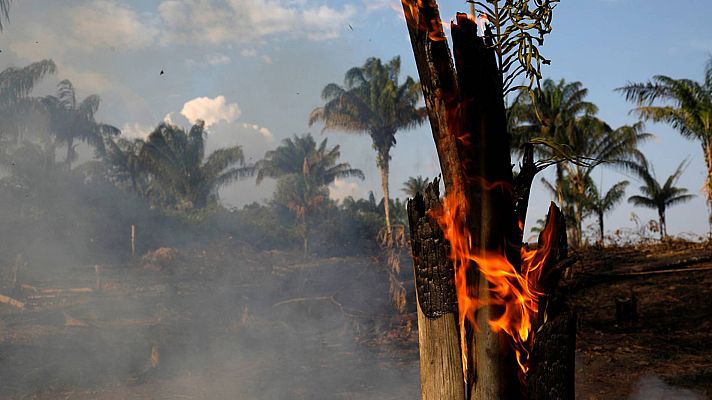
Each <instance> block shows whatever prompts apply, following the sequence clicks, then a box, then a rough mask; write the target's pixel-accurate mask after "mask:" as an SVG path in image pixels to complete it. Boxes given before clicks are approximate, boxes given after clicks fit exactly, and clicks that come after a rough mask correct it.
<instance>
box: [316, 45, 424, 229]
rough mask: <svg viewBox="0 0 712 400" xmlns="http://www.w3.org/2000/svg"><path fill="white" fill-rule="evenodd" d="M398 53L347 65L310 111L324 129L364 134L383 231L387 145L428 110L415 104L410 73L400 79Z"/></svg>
mask: <svg viewBox="0 0 712 400" xmlns="http://www.w3.org/2000/svg"><path fill="white" fill-rule="evenodd" d="M399 75H400V57H394V58H393V59H391V60H390V61H389V62H387V63H385V64H384V63H382V62H381V60H380V59H378V58H369V59H368V60H366V62H365V63H364V64H363V66H361V67H354V68H351V69H350V70H349V71H347V72H346V75H345V77H344V86H339V85H338V84H336V83H330V84H328V85H326V87H324V89H323V90H322V93H321V97H322V99H323V100H324V101H325V102H326V103H325V104H324V106H322V107H318V108H316V109H314V110H313V111H312V112H311V114H310V115H309V125H312V124H314V123H316V122H319V121H321V122H323V123H324V130H325V131H326V130H340V131H344V132H347V133H358V134H368V135H369V136H370V137H371V142H372V145H373V149H374V150H375V151H376V166H377V167H378V169H379V170H380V172H381V187H382V189H383V197H384V205H385V222H386V231H387V232H391V220H390V207H389V200H390V197H389V194H388V174H389V162H390V160H391V155H390V152H391V148H393V146H395V144H396V133H397V132H398V131H400V130H407V129H412V128H415V127H416V126H419V125H420V124H422V123H423V122H424V121H425V118H426V116H427V114H426V110H425V107H418V103H419V101H420V98H421V96H420V85H419V84H418V83H417V82H416V81H415V80H413V78H411V77H407V78H406V79H405V81H404V82H403V83H400V81H399Z"/></svg>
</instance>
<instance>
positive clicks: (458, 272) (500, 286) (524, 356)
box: [432, 193, 554, 379]
mask: <svg viewBox="0 0 712 400" xmlns="http://www.w3.org/2000/svg"><path fill="white" fill-rule="evenodd" d="M467 215H468V203H467V200H466V198H465V196H464V194H462V193H459V194H455V195H448V196H446V197H445V199H444V201H443V205H442V207H441V208H439V209H436V210H433V212H432V216H433V217H434V218H435V220H436V221H437V222H438V224H439V225H440V227H441V229H442V231H443V234H444V236H445V238H446V239H447V240H448V242H449V243H450V258H451V260H452V262H453V266H454V269H455V288H456V292H457V303H458V321H459V327H460V346H461V350H462V363H463V372H464V376H465V377H467V376H468V359H467V355H468V343H467V340H466V329H465V325H466V323H468V322H469V324H470V326H471V327H473V328H475V329H476V328H477V323H476V317H475V315H476V312H477V310H478V309H480V308H482V307H488V306H495V308H496V309H497V310H498V311H499V312H498V313H497V317H495V318H494V319H492V320H490V321H489V326H490V329H492V331H493V332H501V331H504V332H505V333H506V334H507V335H508V336H509V337H510V338H511V340H512V345H513V348H514V351H515V353H516V358H517V363H518V364H519V368H520V371H521V374H520V376H521V377H522V378H523V377H524V375H525V374H526V372H527V371H528V368H529V364H528V361H529V353H530V349H531V345H532V343H533V339H534V333H533V331H532V323H533V322H534V321H536V320H537V318H538V314H539V298H540V296H542V295H543V294H544V293H543V292H542V291H541V289H540V285H541V280H542V270H543V267H544V265H546V263H547V259H548V258H549V255H550V253H551V252H550V250H551V246H550V245H551V243H552V240H551V236H552V235H553V233H554V229H553V224H552V225H551V226H549V225H547V229H545V230H544V231H543V232H542V240H541V244H544V246H542V247H540V248H539V249H536V250H532V251H527V250H525V249H524V248H523V247H522V250H521V270H517V269H516V268H515V267H514V265H512V263H511V262H510V261H509V260H508V259H507V257H506V256H505V255H504V250H503V249H502V250H501V251H483V250H480V249H475V248H473V244H472V235H471V233H470V230H469V228H468V224H467V218H466V216H467ZM472 268H477V270H478V272H479V275H480V277H481V278H484V279H486V280H487V282H488V283H489V287H490V296H489V299H487V300H482V299H479V298H478V297H477V288H474V287H471V286H469V285H468V282H467V275H468V273H470V274H471V272H469V271H470V270H471V269H472ZM465 379H467V378H465Z"/></svg>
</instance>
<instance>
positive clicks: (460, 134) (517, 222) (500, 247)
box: [402, 0, 573, 400]
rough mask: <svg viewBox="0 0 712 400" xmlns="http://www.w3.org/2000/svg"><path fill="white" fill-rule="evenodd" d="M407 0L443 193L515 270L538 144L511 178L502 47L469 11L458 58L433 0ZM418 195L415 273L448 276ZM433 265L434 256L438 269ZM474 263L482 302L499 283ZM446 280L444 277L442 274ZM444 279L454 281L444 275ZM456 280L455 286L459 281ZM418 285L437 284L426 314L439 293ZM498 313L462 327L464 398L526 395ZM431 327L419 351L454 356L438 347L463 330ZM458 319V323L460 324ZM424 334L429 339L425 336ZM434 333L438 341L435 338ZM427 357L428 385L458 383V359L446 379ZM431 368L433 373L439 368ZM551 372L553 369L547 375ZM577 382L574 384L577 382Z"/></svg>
mask: <svg viewBox="0 0 712 400" xmlns="http://www.w3.org/2000/svg"><path fill="white" fill-rule="evenodd" d="M402 3H403V9H404V14H405V19H406V22H407V24H408V31H409V34H410V38H411V44H412V46H413V53H414V55H415V60H416V65H417V67H418V73H419V75H420V83H421V88H422V91H423V95H424V97H425V104H426V106H427V109H428V116H429V118H430V125H431V129H432V133H433V139H434V140H435V145H436V148H437V151H438V157H439V159H440V166H441V170H442V175H443V181H444V183H445V190H446V194H447V196H448V197H449V196H453V197H454V198H457V199H464V200H463V201H465V202H466V204H467V207H466V211H465V212H466V215H465V216H464V217H465V221H466V224H467V228H468V230H469V233H470V234H471V251H472V252H474V253H476V254H478V255H480V256H481V255H483V254H500V255H503V256H506V258H507V260H508V261H509V262H510V263H511V264H512V265H513V266H514V267H515V269H520V268H521V246H522V235H523V227H524V224H525V217H526V212H527V203H528V199H529V190H530V186H531V182H532V180H533V178H534V175H535V174H536V172H537V170H536V167H535V164H534V161H533V151H532V149H527V151H525V160H524V163H523V166H522V174H520V175H521V176H519V177H518V179H517V181H515V180H514V179H513V176H512V165H511V158H510V150H511V148H510V137H509V133H508V130H507V120H506V112H505V106H504V98H503V88H502V76H501V74H500V72H499V69H498V67H497V60H496V57H495V53H494V51H493V49H492V48H491V47H490V46H488V44H487V43H485V41H484V39H482V38H480V37H478V36H477V26H476V24H475V23H474V21H473V20H472V19H470V18H469V17H468V16H466V15H465V14H458V15H457V20H456V21H455V22H454V23H453V24H451V30H452V42H453V51H454V59H455V62H454V63H453V60H452V58H451V55H450V50H449V48H448V42H447V40H446V38H445V35H444V32H443V30H442V23H441V21H440V17H439V12H438V7H437V3H436V1H435V0H403V2H402ZM419 201H420V202H421V203H423V204H425V203H426V201H425V200H419V198H418V197H416V199H415V200H413V202H414V203H409V222H410V224H411V234H412V235H413V238H414V239H413V242H412V247H413V256H414V260H415V265H416V269H415V275H416V282H418V281H420V282H428V279H431V277H432V276H434V275H433V273H434V271H439V272H438V273H437V274H436V275H435V276H444V275H445V271H447V274H449V275H448V276H452V274H453V273H454V271H452V266H450V265H449V261H447V262H446V260H447V253H445V252H443V251H441V250H439V249H440V248H439V247H437V246H439V245H438V244H436V241H432V240H431V241H427V240H422V239H419V240H416V239H415V237H416V235H421V236H425V237H428V236H427V235H424V233H423V232H420V233H419V232H418V229H422V228H421V227H422V226H424V225H423V223H422V222H418V221H419V220H418V218H417V217H419V216H420V215H424V214H423V213H415V210H419V209H426V210H427V208H428V207H426V206H425V205H422V206H418V205H419V204H420V203H419ZM418 207H420V208H418ZM414 213H415V214H414ZM416 224H417V225H416ZM431 228H432V227H431ZM547 229H548V230H546V229H545V231H546V232H547V233H548V234H550V235H548V236H546V237H545V239H544V242H546V243H548V242H552V240H554V241H555V242H552V243H554V244H559V245H560V244H561V243H562V242H561V238H562V237H563V249H559V248H558V247H554V248H553V250H552V251H554V254H553V255H551V260H552V261H548V263H549V264H546V271H547V273H546V274H545V276H544V277H543V282H544V285H545V286H546V288H547V289H549V290H553V288H555V287H556V283H558V277H559V276H560V271H559V269H557V268H555V264H553V261H558V260H560V259H561V257H560V256H561V255H562V254H565V252H566V251H565V248H566V245H565V244H566V232H565V231H566V229H565V224H564V222H563V215H562V214H561V212H560V211H559V210H558V208H556V207H554V206H552V209H551V211H550V217H549V221H548V222H547ZM431 234H432V233H431ZM556 240H558V242H556ZM540 244H541V243H540ZM425 254H427V255H432V256H433V257H435V256H438V255H439V254H442V256H438V257H443V258H442V259H441V260H440V261H438V260H437V259H434V260H430V259H428V263H427V264H425V263H423V261H422V260H423V255H425ZM423 265H426V267H423ZM427 265H437V266H438V269H433V268H432V267H427ZM469 272H472V273H471V276H468V278H467V286H468V288H471V289H473V290H474V291H475V292H476V293H477V296H478V299H477V300H478V302H479V303H480V304H482V303H484V304H489V303H491V302H490V301H489V299H490V296H491V292H492V290H491V287H490V285H489V283H488V282H487V280H486V279H485V278H484V277H481V276H480V273H479V269H478V268H477V266H475V265H472V266H470V268H469V269H468V273H469ZM444 281H445V279H444V278H443V279H442V281H441V282H444ZM442 285H443V287H448V286H447V285H445V283H442ZM450 285H451V286H452V283H451V284H450ZM421 286H422V287H428V288H431V289H430V290H431V292H432V290H433V289H432V285H424V286H423V285H420V284H417V287H418V288H419V292H418V303H419V307H421V308H422V309H423V310H424V314H425V315H426V316H427V315H428V302H427V301H425V302H424V300H428V299H432V298H433V296H432V295H427V293H428V292H427V291H423V290H422V289H421ZM451 286H449V287H451ZM436 292H437V293H441V292H438V291H436ZM545 293H548V292H547V291H545ZM435 298H437V296H436V297H435ZM501 312H502V311H501V309H500V308H497V307H494V306H482V307H480V308H479V309H478V311H477V314H476V316H475V319H476V325H477V326H471V325H470V323H469V322H468V323H466V324H465V327H464V329H465V332H460V333H461V334H462V335H463V336H464V337H466V338H467V339H468V340H467V343H466V348H465V349H464V351H466V352H467V356H468V357H467V361H468V365H465V366H464V367H466V369H467V371H468V372H467V376H464V377H461V378H460V379H463V378H464V380H465V382H466V383H467V387H466V388H465V396H466V397H458V399H464V398H467V399H476V400H490V399H519V398H524V397H525V394H524V392H523V391H522V390H521V389H522V385H521V384H520V381H519V374H518V371H519V367H518V366H517V363H516V358H515V354H514V351H513V348H512V341H511V339H510V338H509V337H508V336H506V333H504V332H501V331H500V332H495V331H494V330H493V329H492V328H491V326H490V323H489V321H491V320H495V319H497V317H498V316H499V315H501ZM419 321H420V315H419ZM425 322H428V321H427V320H426V321H425ZM434 327H435V325H434V324H432V323H429V324H427V325H426V326H423V327H420V326H419V331H420V330H423V331H424V332H425V334H427V336H426V337H423V336H422V335H423V332H421V333H420V334H419V335H420V336H419V337H420V340H421V345H420V351H421V360H423V359H425V360H437V362H445V361H444V360H450V362H452V359H453V358H454V357H453V354H454V353H453V351H454V350H453V351H449V352H448V353H447V354H448V355H449V357H447V358H443V357H442V353H440V352H438V351H437V350H436V349H438V348H450V347H448V346H452V345H453V344H455V343H457V341H458V338H457V337H453V334H457V332H456V331H457V329H455V330H453V329H449V328H446V327H444V326H438V327H437V329H438V331H437V333H436V334H433V331H432V329H434ZM455 327H456V328H457V327H458V325H455ZM423 340H428V342H426V343H424V342H423ZM433 341H439V343H438V344H437V345H436V346H433ZM542 341H543V342H544V344H549V345H552V346H553V345H555V344H551V343H550V342H548V341H547V339H546V336H544V337H543V338H542ZM567 354H568V353H567ZM541 358H545V357H541ZM421 362H422V361H421ZM430 365H431V364H430V361H427V362H426V363H425V364H421V381H422V382H428V384H427V385H426V386H427V387H428V388H430V387H432V382H438V383H439V384H442V382H444V381H447V382H450V383H452V382H451V380H452V379H454V378H453V377H452V375H451V374H450V373H452V372H453V371H456V369H455V368H454V367H452V366H451V367H450V368H449V369H448V371H449V373H448V375H447V379H449V380H443V376H444V373H443V372H442V370H443V367H442V366H440V367H439V368H438V369H436V370H435V371H424V370H423V368H430ZM566 365H567V367H568V366H570V367H571V371H573V366H572V365H569V364H568V359H567V361H566ZM464 369H465V368H463V370H464ZM461 372H462V371H461ZM424 373H425V375H423V374H424ZM432 373H435V374H436V376H432V375H431V374H432ZM550 379H556V378H555V377H550ZM566 385H568V381H567V383H566ZM567 388H568V386H567ZM570 389H571V390H573V387H571V388H570ZM427 393H429V392H427V391H423V392H422V395H423V396H426V395H427ZM449 393H456V392H454V391H452V392H449ZM423 398H426V397H423ZM437 398H451V397H443V396H440V397H437Z"/></svg>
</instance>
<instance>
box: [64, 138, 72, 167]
mask: <svg viewBox="0 0 712 400" xmlns="http://www.w3.org/2000/svg"><path fill="white" fill-rule="evenodd" d="M73 152H74V138H73V137H71V136H70V137H69V138H68V139H67V157H66V158H65V159H64V162H65V163H66V165H67V171H70V170H71V169H72V153H73Z"/></svg>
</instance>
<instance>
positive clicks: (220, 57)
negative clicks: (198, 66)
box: [206, 53, 231, 65]
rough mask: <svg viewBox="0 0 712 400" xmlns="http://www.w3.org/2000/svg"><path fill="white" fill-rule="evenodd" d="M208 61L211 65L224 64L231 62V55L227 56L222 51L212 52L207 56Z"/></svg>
mask: <svg viewBox="0 0 712 400" xmlns="http://www.w3.org/2000/svg"><path fill="white" fill-rule="evenodd" d="M206 61H207V62H208V64H210V65H223V64H230V61H231V60H230V57H228V56H226V55H225V54H222V53H215V54H210V55H208V57H207V58H206Z"/></svg>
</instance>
